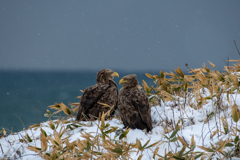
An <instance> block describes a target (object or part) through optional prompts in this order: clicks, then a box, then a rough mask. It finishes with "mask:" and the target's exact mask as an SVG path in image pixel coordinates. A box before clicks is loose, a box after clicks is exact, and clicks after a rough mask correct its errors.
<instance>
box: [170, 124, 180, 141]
mask: <svg viewBox="0 0 240 160" xmlns="http://www.w3.org/2000/svg"><path fill="white" fill-rule="evenodd" d="M179 129H180V127H179V126H178V127H177V128H176V129H175V130H174V131H173V133H172V134H171V136H170V139H171V138H173V137H174V136H175V135H176V134H177V132H178V131H179Z"/></svg>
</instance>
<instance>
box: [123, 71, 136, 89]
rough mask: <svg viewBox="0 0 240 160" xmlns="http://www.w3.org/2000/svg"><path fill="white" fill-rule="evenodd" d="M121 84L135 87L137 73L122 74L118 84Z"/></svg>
mask: <svg viewBox="0 0 240 160" xmlns="http://www.w3.org/2000/svg"><path fill="white" fill-rule="evenodd" d="M121 83H122V84H123V87H137V85H138V81H137V75H136V74H129V75H127V76H124V77H123V78H122V79H121V80H120V81H119V84H121Z"/></svg>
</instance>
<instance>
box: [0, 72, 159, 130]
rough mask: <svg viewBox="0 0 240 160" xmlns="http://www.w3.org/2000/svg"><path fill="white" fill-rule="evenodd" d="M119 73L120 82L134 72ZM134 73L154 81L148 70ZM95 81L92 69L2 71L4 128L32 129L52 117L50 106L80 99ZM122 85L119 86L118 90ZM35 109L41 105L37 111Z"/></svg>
mask: <svg viewBox="0 0 240 160" xmlns="http://www.w3.org/2000/svg"><path fill="white" fill-rule="evenodd" d="M118 73H119V75H120V77H119V78H117V77H116V78H114V80H115V82H116V83H117V84H118V81H119V80H120V78H121V77H123V76H124V75H127V74H130V73H129V72H118ZM155 73H158V72H155ZM134 74H137V78H138V81H139V83H140V84H141V83H142V79H144V80H145V81H146V82H147V83H148V84H153V82H152V80H151V79H149V78H147V77H146V76H145V72H134ZM95 82H96V73H95V72H89V71H88V72H86V71H81V72H30V71H29V72H24V71H2V72H0V128H1V127H4V128H7V129H9V130H11V131H13V132H16V131H19V130H22V129H23V128H24V127H25V128H28V126H29V125H32V124H36V123H38V122H43V121H47V120H48V118H46V117H44V116H43V115H44V113H46V109H49V108H48V106H49V105H52V104H54V103H61V102H63V103H65V104H69V103H72V102H79V99H77V98H76V97H77V96H80V95H81V94H82V93H81V92H80V91H79V90H84V89H85V88H86V87H88V86H91V85H94V84H95ZM120 87H121V86H119V85H118V89H120ZM35 108H38V110H37V112H36V109H35ZM50 111H51V110H50ZM51 112H53V110H52V111H51ZM63 115H64V114H63ZM0 130H1V129H0Z"/></svg>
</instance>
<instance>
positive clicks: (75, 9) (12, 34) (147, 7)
mask: <svg viewBox="0 0 240 160" xmlns="http://www.w3.org/2000/svg"><path fill="white" fill-rule="evenodd" d="M0 22H1V25H0V70H46V71H47V70H67V71H68V70H100V69H103V68H110V69H114V70H127V71H133V70H145V71H149V72H150V71H156V70H157V71H160V70H163V71H173V70H174V69H176V68H177V67H180V68H182V70H187V68H186V67H185V63H188V66H189V68H198V67H202V64H203V63H206V64H208V61H210V62H212V63H214V64H215V65H216V67H217V69H223V66H224V65H226V60H227V58H228V57H229V59H240V58H239V54H238V52H237V50H236V47H235V45H234V43H233V40H236V43H237V45H238V48H240V1H239V0H232V1H225V0H218V1H207V0H203V1H186V0H182V1H173V0H172V1H163V0H159V1H142V0H141V1H127V0H123V1H120V0H116V1H115V0H114V1H112V0H103V1H80V0H79V1H77V0H76V1H74V0H68V1H49V0H41V1H30V0H27V1H16V0H12V1H8V0H3V1H1V2H0ZM208 66H210V65H209V64H208Z"/></svg>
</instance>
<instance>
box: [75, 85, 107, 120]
mask: <svg viewBox="0 0 240 160" xmlns="http://www.w3.org/2000/svg"><path fill="white" fill-rule="evenodd" d="M109 87H110V85H109V84H102V85H94V86H92V87H88V88H86V89H85V91H84V92H83V95H82V98H81V100H80V104H79V109H78V114H77V120H80V118H81V116H82V114H86V113H87V112H88V110H89V109H91V108H92V107H93V106H94V104H95V103H97V101H98V100H99V99H100V98H101V97H102V95H103V94H104V93H106V91H107V90H108V88H109Z"/></svg>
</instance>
